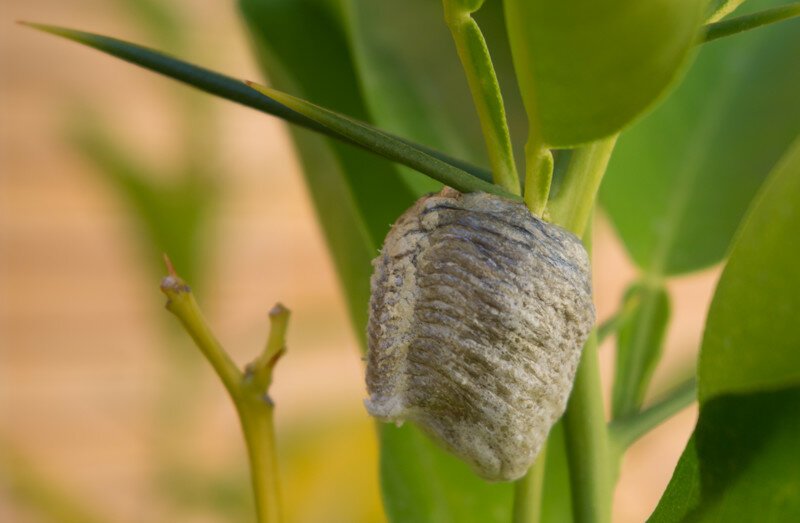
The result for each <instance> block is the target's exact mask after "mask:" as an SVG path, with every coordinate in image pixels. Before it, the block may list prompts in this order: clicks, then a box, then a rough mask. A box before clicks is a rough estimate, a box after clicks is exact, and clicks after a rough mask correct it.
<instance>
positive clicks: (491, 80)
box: [442, 0, 520, 195]
mask: <svg viewBox="0 0 800 523" xmlns="http://www.w3.org/2000/svg"><path fill="white" fill-rule="evenodd" d="M482 3H483V1H482V0H477V1H476V0H471V1H467V0H442V4H443V6H444V18H445V22H446V23H447V27H449V28H450V33H451V34H452V35H453V41H454V42H455V45H456V50H457V51H458V57H459V58H460V60H461V65H462V66H463V68H464V72H465V73H466V76H467V83H468V84H469V88H470V91H471V93H472V100H473V102H474V103H475V109H476V110H477V112H478V119H479V120H480V123H481V130H482V131H483V138H484V140H485V142H486V149H487V151H488V153H489V162H490V163H491V165H492V176H493V178H494V182H495V183H496V184H498V185H500V186H502V187H504V188H505V189H506V190H507V191H508V192H510V193H512V194H517V195H518V194H520V186H519V175H518V174H517V167H516V164H515V163H514V153H513V150H512V146H511V137H510V135H509V132H508V122H507V121H506V111H505V106H504V105H503V96H502V93H501V92H500V85H499V84H498V82H497V75H496V74H495V71H494V66H493V65H492V58H491V56H490V55H489V48H488V47H487V46H486V40H485V39H484V38H483V33H481V30H480V28H479V27H478V24H477V22H475V20H474V19H473V18H472V13H474V12H475V11H477V10H478V8H480V6H481V4H482Z"/></svg>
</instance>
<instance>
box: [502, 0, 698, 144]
mask: <svg viewBox="0 0 800 523" xmlns="http://www.w3.org/2000/svg"><path fill="white" fill-rule="evenodd" d="M504 3H505V10H506V23H507V24H508V33H509V39H510V41H511V50H512V53H513V55H514V65H515V68H516V71H517V77H518V81H519V85H520V90H521V92H522V96H523V99H524V100H525V108H526V111H527V113H528V120H529V124H530V128H531V130H530V132H531V135H532V136H535V137H536V138H537V139H535V140H534V139H530V140H529V142H531V143H541V142H544V143H545V145H547V146H550V147H572V146H576V145H581V144H585V143H588V142H591V141H595V140H598V139H600V138H604V137H606V136H610V135H612V134H614V133H616V132H618V131H620V130H621V129H622V128H624V127H625V126H627V125H628V124H629V123H630V122H631V121H633V120H634V119H635V118H636V117H637V116H639V115H640V114H642V113H643V112H644V111H645V110H646V109H647V108H649V107H650V106H651V105H653V104H654V103H655V102H656V100H657V99H658V98H659V97H661V96H662V94H663V93H664V92H665V91H666V89H667V87H668V86H669V85H670V84H671V83H673V82H674V81H675V79H676V77H677V76H678V75H679V73H680V71H681V70H682V69H683V68H684V65H685V64H686V62H687V61H688V59H689V57H690V55H692V49H693V48H694V43H695V41H696V39H697V34H698V31H699V30H700V27H701V24H702V22H703V20H704V18H705V13H706V2H704V1H698V0H651V1H649V2H641V1H640V0H606V1H604V2H597V1H594V0H578V1H572V2H563V1H560V0H505V2H504Z"/></svg>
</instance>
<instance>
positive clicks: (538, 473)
mask: <svg viewBox="0 0 800 523" xmlns="http://www.w3.org/2000/svg"><path fill="white" fill-rule="evenodd" d="M546 463H547V444H546V443H545V444H543V445H542V448H541V449H539V456H537V458H536V463H534V464H533V467H531V469H530V470H529V471H528V473H527V474H525V476H523V478H522V479H520V480H518V481H517V482H516V483H514V514H513V523H539V522H540V521H541V520H542V503H543V501H544V473H545V467H546Z"/></svg>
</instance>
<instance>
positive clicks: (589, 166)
mask: <svg viewBox="0 0 800 523" xmlns="http://www.w3.org/2000/svg"><path fill="white" fill-rule="evenodd" d="M615 143H616V136H612V137H610V138H607V139H605V140H601V141H598V142H594V143H592V144H589V145H587V146H584V147H581V148H580V149H578V150H576V151H575V152H574V153H573V156H572V159H571V161H570V165H569V167H568V169H567V173H566V175H565V178H564V181H563V183H562V187H561V192H560V193H559V195H558V196H557V197H556V198H555V199H554V200H553V201H552V202H551V204H550V217H551V219H552V221H553V223H556V224H557V225H561V226H562V227H565V228H567V229H569V230H570V231H572V232H573V233H575V234H576V235H578V236H584V234H585V233H586V229H587V226H588V225H589V218H590V216H591V212H592V209H593V208H594V202H595V198H596V196H597V190H598V188H599V187H600V182H601V180H602V179H603V175H604V174H605V171H606V167H607V166H608V160H609V159H610V157H611V152H612V151H613V149H614V145H615ZM584 243H585V244H587V248H588V247H590V234H586V235H585V236H584ZM564 431H565V432H564V441H565V444H566V450H567V462H568V464H569V471H570V474H569V476H570V487H571V491H572V511H573V516H574V518H575V521H576V522H578V523H607V522H609V521H610V520H611V494H612V484H611V483H612V481H611V480H612V478H613V473H612V469H611V460H610V447H609V439H608V430H607V427H606V420H605V410H604V408H603V393H602V386H601V381H600V366H599V362H598V354H597V335H596V333H595V332H592V334H591V335H590V336H589V339H588V340H587V342H586V345H585V346H584V348H583V354H582V356H581V362H580V364H579V365H578V371H577V373H576V375H575V383H574V385H573V388H572V394H571V396H570V400H569V404H568V405H567V410H566V412H565V414H564Z"/></svg>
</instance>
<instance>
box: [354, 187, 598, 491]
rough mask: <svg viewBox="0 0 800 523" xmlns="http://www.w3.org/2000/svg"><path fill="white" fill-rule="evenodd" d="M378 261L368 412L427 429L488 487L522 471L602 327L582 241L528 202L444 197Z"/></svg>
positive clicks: (404, 222) (404, 225)
mask: <svg viewBox="0 0 800 523" xmlns="http://www.w3.org/2000/svg"><path fill="white" fill-rule="evenodd" d="M373 264H374V266H375V271H374V274H373V276H372V298H371V301H370V318H369V327H368V339H369V355H368V364H367V388H368V391H369V394H370V397H369V399H368V400H366V402H365V403H366V407H367V410H368V411H369V412H370V414H372V415H373V416H375V417H377V418H379V419H381V420H384V421H393V422H398V423H399V422H403V421H405V420H411V421H414V422H416V423H417V424H418V425H420V426H421V427H422V428H423V429H424V430H425V431H426V432H428V433H429V434H430V435H431V436H432V437H434V439H436V440H438V441H440V442H441V443H442V444H443V445H444V446H445V447H446V448H448V449H449V450H450V451H452V452H453V453H455V454H456V455H457V456H459V457H460V458H461V459H463V460H465V461H466V462H467V463H469V464H470V466H471V467H472V468H473V469H474V470H475V472H476V473H478V474H479V475H480V476H482V477H484V478H486V479H488V480H494V481H510V480H514V479H517V478H519V477H521V476H522V475H524V474H525V472H526V471H527V470H528V468H529V467H530V466H531V465H532V463H533V461H534V460H535V458H536V455H537V453H538V452H539V448H540V447H541V445H542V443H543V442H544V441H545V439H546V437H547V434H548V432H549V431H550V428H551V427H552V425H553V423H555V421H556V420H558V418H559V417H560V416H561V415H562V414H563V412H564V409H565V407H566V402H567V398H568V397H569V392H570V390H571V388H572V382H573V379H574V377H575V370H576V368H577V365H578V361H579V359H580V354H581V348H582V346H583V343H584V342H585V340H586V338H587V336H588V335H589V331H590V330H591V328H592V325H593V323H594V306H593V304H592V291H591V276H590V265H589V259H588V256H587V253H586V251H585V249H584V248H583V245H582V244H581V242H580V240H579V239H578V238H577V237H576V236H574V235H573V234H571V233H569V232H568V231H565V230H563V229H561V228H559V227H557V226H555V225H551V224H548V223H545V222H543V221H541V220H539V219H537V218H536V217H534V216H533V215H532V214H531V213H530V212H529V211H528V210H527V208H526V207H525V206H524V205H523V204H521V203H517V202H512V201H509V200H506V199H503V198H500V197H497V196H492V195H488V194H483V193H473V194H463V195H462V194H460V193H458V192H457V191H454V190H452V189H445V190H444V191H442V192H441V193H439V194H436V195H431V196H425V197H423V198H421V199H420V200H419V201H417V202H416V203H415V204H414V206H413V207H411V208H410V209H409V210H408V211H406V212H405V214H403V215H402V216H401V217H400V218H399V219H398V221H397V222H396V223H395V225H394V226H393V227H392V230H391V231H390V232H389V234H388V235H387V237H386V242H385V244H384V246H383V250H382V252H381V255H380V256H379V257H378V258H376V259H375V261H374V262H373Z"/></svg>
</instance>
